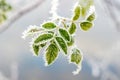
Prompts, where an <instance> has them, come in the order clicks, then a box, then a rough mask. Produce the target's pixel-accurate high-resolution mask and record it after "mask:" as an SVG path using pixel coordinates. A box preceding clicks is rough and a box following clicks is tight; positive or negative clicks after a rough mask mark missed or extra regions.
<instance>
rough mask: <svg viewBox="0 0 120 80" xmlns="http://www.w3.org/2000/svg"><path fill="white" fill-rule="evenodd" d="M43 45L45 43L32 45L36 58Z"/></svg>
mask: <svg viewBox="0 0 120 80" xmlns="http://www.w3.org/2000/svg"><path fill="white" fill-rule="evenodd" d="M45 45H46V43H43V44H40V45H35V44H33V45H32V48H33V51H34V53H35V55H36V56H38V55H39V51H40V49H41V48H43V47H44V46H45Z"/></svg>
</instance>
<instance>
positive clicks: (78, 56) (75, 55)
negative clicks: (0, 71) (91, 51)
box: [71, 49, 82, 65]
mask: <svg viewBox="0 0 120 80" xmlns="http://www.w3.org/2000/svg"><path fill="white" fill-rule="evenodd" d="M72 52H73V53H72V54H71V62H73V63H75V64H77V65H78V64H79V63H80V62H81V60H82V55H81V54H80V51H79V50H78V49H73V50H72Z"/></svg>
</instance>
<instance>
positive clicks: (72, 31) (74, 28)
mask: <svg viewBox="0 0 120 80" xmlns="http://www.w3.org/2000/svg"><path fill="white" fill-rule="evenodd" d="M75 31H76V24H75V23H72V24H71V26H70V28H69V33H70V34H74V33H75Z"/></svg>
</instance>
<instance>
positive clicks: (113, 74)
mask: <svg viewBox="0 0 120 80" xmlns="http://www.w3.org/2000/svg"><path fill="white" fill-rule="evenodd" d="M7 1H8V2H9V3H11V5H12V6H13V11H12V12H11V13H9V15H14V12H16V11H18V10H19V9H20V8H22V7H23V6H25V5H27V4H31V3H33V2H34V0H33V1H31V0H7ZM118 1H119V0H118ZM50 2H51V0H46V1H45V2H44V3H43V4H42V5H40V6H39V7H38V8H36V9H35V10H33V11H32V12H29V13H28V14H26V15H24V16H23V17H21V18H20V19H19V20H17V21H16V22H15V23H14V24H13V25H12V26H11V27H10V28H9V29H8V30H6V31H5V32H4V33H1V34H0V80H120V32H118V30H116V27H115V25H114V21H113V20H111V18H110V16H109V15H108V14H107V13H108V12H107V11H106V10H105V9H104V7H103V5H102V4H101V3H100V1H99V0H96V1H95V6H96V13H97V19H96V21H95V24H94V27H93V28H92V29H91V30H90V31H88V32H84V31H78V32H77V36H76V40H77V45H78V47H79V48H80V49H81V50H82V51H83V54H84V60H83V67H82V71H81V72H80V74H79V75H76V76H74V75H73V74H72V71H73V70H75V69H76V67H75V66H74V65H72V64H68V62H67V59H66V58H65V57H64V56H63V55H62V54H61V55H59V58H58V60H57V61H56V62H55V63H54V64H53V65H52V66H49V67H45V66H44V60H43V58H42V54H41V55H40V57H35V56H33V54H32V53H31V52H30V48H29V43H28V42H29V41H30V40H29V39H28V40H23V39H22V38H21V36H22V32H23V31H24V30H25V29H27V27H28V26H29V25H38V26H39V25H40V24H41V23H42V22H43V21H44V20H48V19H49V17H50V16H51V15H50V14H49V10H50V8H51V4H50ZM59 2H60V5H59V7H58V8H59V10H58V13H59V15H61V16H65V17H70V16H71V14H72V13H71V8H72V7H73V6H72V5H74V4H75V2H76V1H75V0H59ZM118 14H119V13H118ZM117 17H118V19H120V15H118V16H117Z"/></svg>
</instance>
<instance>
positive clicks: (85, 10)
mask: <svg viewBox="0 0 120 80" xmlns="http://www.w3.org/2000/svg"><path fill="white" fill-rule="evenodd" d="M81 9H82V12H81V13H82V16H83V17H85V15H86V12H87V9H86V7H82V8H81Z"/></svg>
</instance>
